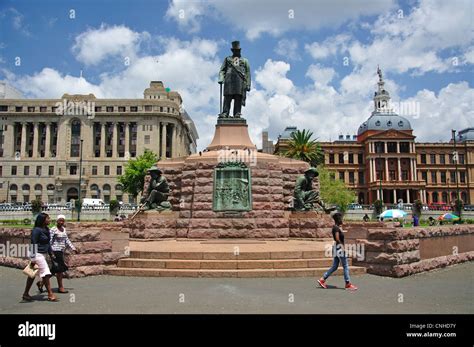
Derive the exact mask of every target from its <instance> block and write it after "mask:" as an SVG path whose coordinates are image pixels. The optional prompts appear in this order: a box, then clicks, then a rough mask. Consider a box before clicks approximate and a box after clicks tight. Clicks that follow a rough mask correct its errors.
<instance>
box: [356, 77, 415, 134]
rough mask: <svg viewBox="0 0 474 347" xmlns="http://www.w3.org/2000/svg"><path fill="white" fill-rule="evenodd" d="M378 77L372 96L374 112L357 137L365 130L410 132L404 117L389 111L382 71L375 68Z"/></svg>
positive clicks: (408, 123)
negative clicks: (376, 87) (376, 88)
mask: <svg viewBox="0 0 474 347" xmlns="http://www.w3.org/2000/svg"><path fill="white" fill-rule="evenodd" d="M377 74H378V75H379V81H378V83H377V84H378V91H376V92H375V94H374V111H373V112H372V115H371V116H370V117H369V119H367V120H366V121H365V122H364V123H362V124H361V126H360V127H359V130H358V131H357V135H360V134H362V133H364V132H366V131H367V130H382V131H384V130H390V129H395V130H412V128H411V124H410V122H409V121H408V119H406V118H405V117H402V116H399V115H398V114H396V113H395V112H393V111H392V110H391V109H390V94H389V92H388V91H386V90H385V88H384V84H385V82H384V81H383V77H382V71H381V70H380V68H377Z"/></svg>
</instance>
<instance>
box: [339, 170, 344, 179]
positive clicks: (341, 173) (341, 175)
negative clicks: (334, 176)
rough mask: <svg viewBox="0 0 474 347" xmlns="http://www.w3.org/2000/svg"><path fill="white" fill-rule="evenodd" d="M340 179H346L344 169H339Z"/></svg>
mask: <svg viewBox="0 0 474 347" xmlns="http://www.w3.org/2000/svg"><path fill="white" fill-rule="evenodd" d="M339 179H340V180H341V181H344V171H339Z"/></svg>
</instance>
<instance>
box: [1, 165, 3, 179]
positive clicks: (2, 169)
mask: <svg viewBox="0 0 474 347" xmlns="http://www.w3.org/2000/svg"><path fill="white" fill-rule="evenodd" d="M2 176H3V166H0V177H2Z"/></svg>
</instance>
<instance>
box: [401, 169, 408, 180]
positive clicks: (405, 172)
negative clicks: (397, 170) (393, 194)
mask: <svg viewBox="0 0 474 347" xmlns="http://www.w3.org/2000/svg"><path fill="white" fill-rule="evenodd" d="M402 181H408V171H407V170H402Z"/></svg>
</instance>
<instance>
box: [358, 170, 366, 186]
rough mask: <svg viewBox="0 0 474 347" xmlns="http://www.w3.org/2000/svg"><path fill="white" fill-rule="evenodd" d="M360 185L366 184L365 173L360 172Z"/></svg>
mask: <svg viewBox="0 0 474 347" xmlns="http://www.w3.org/2000/svg"><path fill="white" fill-rule="evenodd" d="M359 184H365V175H364V171H359Z"/></svg>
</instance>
